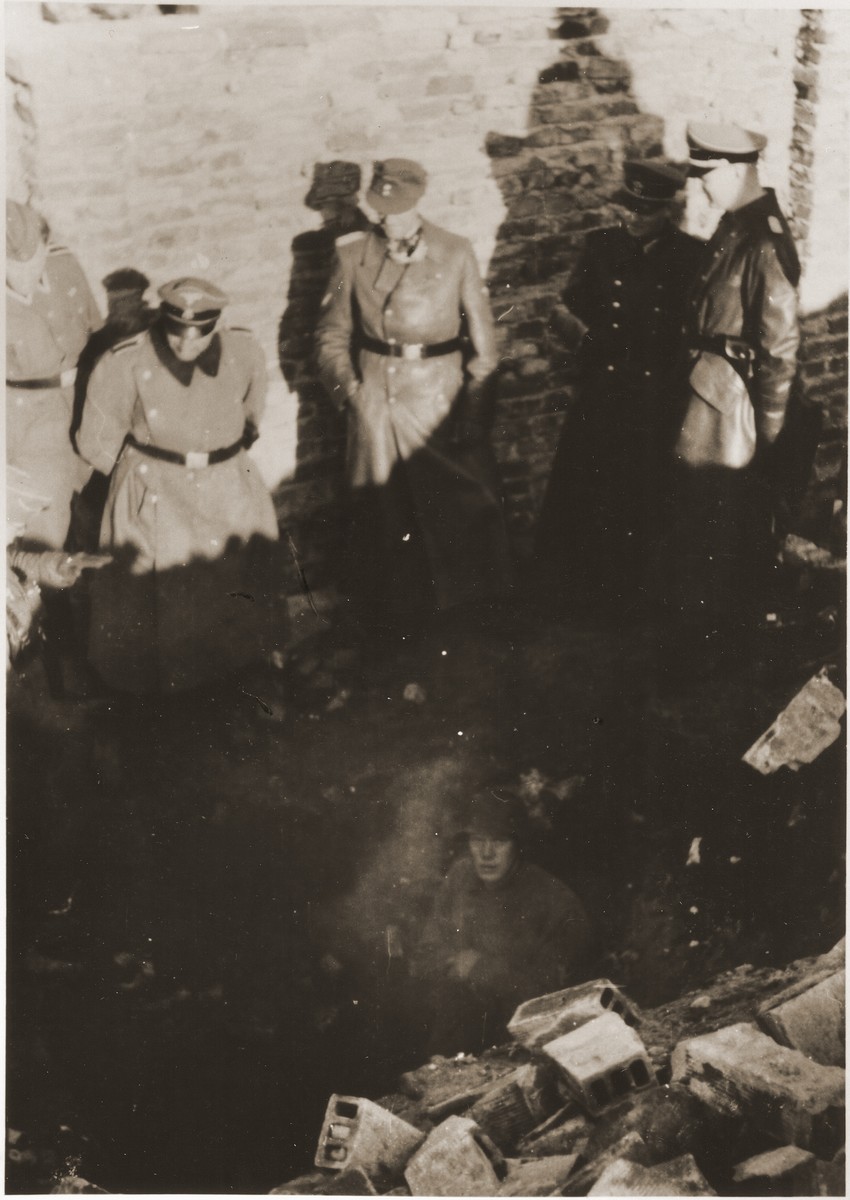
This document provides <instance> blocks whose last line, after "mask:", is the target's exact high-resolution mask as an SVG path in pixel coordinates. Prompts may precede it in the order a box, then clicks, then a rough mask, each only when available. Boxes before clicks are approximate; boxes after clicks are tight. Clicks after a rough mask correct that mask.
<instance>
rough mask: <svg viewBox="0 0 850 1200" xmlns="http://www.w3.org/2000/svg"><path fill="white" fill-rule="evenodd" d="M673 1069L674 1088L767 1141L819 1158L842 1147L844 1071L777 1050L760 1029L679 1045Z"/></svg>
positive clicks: (742, 1028) (736, 1028)
mask: <svg viewBox="0 0 850 1200" xmlns="http://www.w3.org/2000/svg"><path fill="white" fill-rule="evenodd" d="M671 1065H672V1078H673V1080H674V1081H677V1082H682V1083H686V1084H687V1086H688V1087H689V1088H690V1089H691V1091H692V1092H694V1094H695V1095H697V1096H699V1097H700V1099H702V1100H704V1101H705V1102H706V1103H707V1104H709V1105H710V1106H711V1107H712V1108H716V1109H717V1110H718V1111H720V1112H725V1113H729V1114H730V1115H733V1116H739V1117H741V1118H743V1119H744V1120H745V1121H746V1123H747V1125H749V1126H750V1127H751V1128H753V1129H754V1130H757V1131H759V1132H761V1133H763V1134H765V1135H767V1136H770V1137H773V1138H776V1139H779V1140H781V1141H783V1142H786V1141H790V1142H794V1144H795V1145H799V1146H802V1147H804V1148H805V1149H811V1150H813V1151H814V1152H815V1153H816V1154H824V1153H826V1154H831V1153H833V1152H834V1150H835V1149H836V1147H837V1146H838V1145H839V1144H840V1143H841V1140H842V1137H843V1132H842V1130H843V1117H844V1072H843V1071H842V1070H841V1069H840V1068H839V1067H823V1066H820V1065H819V1064H818V1063H813V1062H810V1061H809V1059H807V1058H806V1057H805V1055H803V1054H801V1053H800V1052H799V1051H798V1050H789V1049H788V1048H787V1047H785V1046H779V1045H777V1043H776V1042H774V1041H773V1039H772V1038H769V1037H768V1036H767V1035H766V1034H764V1033H761V1032H760V1030H758V1029H757V1028H756V1026H755V1025H748V1024H743V1023H741V1024H738V1025H729V1026H727V1027H726V1028H724V1029H719V1030H717V1032H716V1033H710V1034H705V1035H704V1036H702V1037H696V1038H690V1039H688V1040H686V1041H684V1042H680V1043H679V1045H678V1046H677V1047H676V1048H675V1050H674V1051H673V1057H672V1064H671Z"/></svg>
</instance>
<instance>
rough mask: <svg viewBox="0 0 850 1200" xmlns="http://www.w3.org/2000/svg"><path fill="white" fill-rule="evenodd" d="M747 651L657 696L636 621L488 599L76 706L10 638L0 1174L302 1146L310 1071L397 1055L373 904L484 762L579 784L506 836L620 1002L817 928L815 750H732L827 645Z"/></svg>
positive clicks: (390, 983)
mask: <svg viewBox="0 0 850 1200" xmlns="http://www.w3.org/2000/svg"><path fill="white" fill-rule="evenodd" d="M754 649H755V658H754V660H753V661H752V662H750V663H749V664H748V665H747V666H744V665H741V666H740V667H739V668H737V669H736V667H735V664H730V665H729V667H728V669H727V670H725V671H724V672H722V673H721V674H719V675H715V676H713V677H710V678H708V679H705V680H690V681H687V680H686V681H685V682H684V683H683V684H682V685H681V687H679V689H678V690H677V691H675V692H673V693H672V694H665V693H663V692H662V691H660V690H659V688H658V687H657V681H656V680H655V678H654V675H653V668H652V655H651V648H650V647H649V644H648V642H647V639H645V638H644V637H643V636H642V635H639V634H637V633H635V632H634V631H628V630H611V629H604V628H600V627H596V626H593V625H592V624H584V625H581V626H577V625H574V624H572V623H568V622H563V621H561V622H550V623H548V624H546V623H541V622H540V621H539V620H538V619H536V618H534V617H533V616H531V615H530V614H527V613H526V614H523V613H512V614H503V615H502V620H501V623H500V624H499V625H498V626H497V627H493V626H492V624H491V625H490V626H489V627H485V625H482V624H479V623H476V622H474V621H473V622H471V623H469V624H468V625H467V626H466V627H463V626H462V625H459V626H458V627H456V628H455V629H454V630H451V629H445V630H442V631H440V633H438V634H435V635H434V638H433V639H432V640H431V642H430V643H429V644H428V646H427V648H426V650H425V651H424V652H423V657H422V658H421V659H420V660H419V661H417V662H416V663H413V662H412V660H408V661H407V662H404V661H402V660H401V659H398V660H397V661H395V662H394V663H393V664H392V665H391V666H390V667H388V668H386V670H385V671H383V673H381V672H380V671H378V670H377V669H376V670H373V671H372V672H371V675H370V678H369V681H368V682H367V681H366V680H365V679H364V678H363V677H362V676H360V675H359V674H357V673H356V672H354V671H353V668H352V667H351V665H350V663H349V661H348V659H347V658H346V655H345V654H344V653H339V652H338V651H336V650H335V649H334V647H333V645H332V644H331V643H330V642H329V641H328V640H324V641H322V640H319V641H318V642H317V643H316V644H315V645H314V646H311V645H307V644H305V645H302V646H301V647H300V648H299V649H298V651H297V653H296V655H295V657H294V659H293V663H292V664H291V668H290V673H289V675H288V676H287V677H285V678H283V677H279V676H274V677H272V676H271V675H270V676H268V677H267V678H265V679H261V680H259V681H257V680H253V681H251V682H250V683H248V682H244V681H242V682H240V686H238V687H237V686H229V687H222V688H220V689H218V690H217V691H216V692H213V693H209V694H206V695H204V696H194V697H192V698H191V699H187V698H184V699H182V700H179V701H170V702H169V703H168V704H164V705H161V706H152V705H150V704H138V705H133V704H130V705H127V704H114V703H113V704H111V705H110V706H109V707H108V708H104V707H103V706H100V707H87V706H79V705H73V704H70V703H63V704H56V703H53V702H51V701H50V700H49V699H48V698H47V696H46V693H45V690H44V687H43V685H42V681H41V678H40V673H39V666H38V663H37V662H36V663H31V664H30V666H29V667H28V668H26V669H25V671H24V673H23V676H19V677H18V678H17V679H16V680H15V681H14V684H13V689H12V692H11V694H10V715H9V727H8V775H9V778H8V794H9V805H8V816H9V859H8V862H9V871H8V881H9V907H8V913H9V926H8V935H9V936H8V954H9V971H8V1021H7V1040H8V1051H7V1064H8V1093H7V1113H8V1118H9V1123H10V1125H11V1126H12V1127H13V1128H14V1129H17V1130H21V1131H22V1137H21V1139H20V1140H19V1142H18V1143H17V1146H18V1153H17V1158H16V1161H13V1162H12V1163H11V1164H10V1168H9V1180H8V1190H9V1191H10V1192H26V1191H44V1190H49V1183H50V1176H51V1173H52V1172H53V1171H54V1170H56V1169H57V1168H61V1167H62V1165H63V1163H65V1162H67V1161H73V1162H77V1163H78V1170H79V1173H80V1175H82V1176H84V1177H85V1178H88V1179H91V1180H93V1181H94V1182H96V1183H98V1184H99V1185H100V1186H101V1187H104V1188H106V1189H107V1190H109V1191H115V1192H118V1191H123V1192H198V1191H202V1192H228V1191H235V1192H265V1191H267V1190H268V1189H269V1188H271V1187H273V1186H275V1185H277V1184H279V1183H281V1182H282V1181H283V1180H285V1179H286V1178H288V1177H291V1176H293V1175H295V1174H298V1173H300V1172H302V1171H304V1170H307V1169H309V1167H310V1163H311V1160H312V1156H313V1153H314V1150H315V1145H316V1139H317V1137H318V1132H319V1129H320V1126H321V1120H322V1117H323V1114H324V1109H325V1105H326V1102H327V1098H328V1095H329V1094H330V1093H331V1092H340V1093H344V1094H353V1095H367V1096H372V1097H377V1096H379V1095H381V1094H382V1093H384V1092H386V1091H389V1090H392V1088H393V1083H394V1080H395V1078H396V1076H397V1075H398V1073H399V1072H400V1071H403V1070H406V1069H409V1068H411V1067H414V1066H416V1065H418V1064H419V1063H420V1062H421V1061H422V1030H421V1027H420V1026H419V1025H418V1024H417V1023H416V1022H415V1021H414V1020H411V1021H410V1022H408V1023H405V1022H404V1021H402V1020H401V1019H400V1018H399V1015H398V1014H399V1011H400V1008H401V1006H402V1005H403V1004H404V1003H405V1002H406V1001H407V1000H408V999H409V998H410V989H409V988H408V987H407V985H406V981H405V977H404V958H403V957H402V958H399V957H398V951H397V947H396V946H395V943H394V942H393V941H392V938H391V937H390V935H389V933H388V928H389V926H394V927H395V929H396V935H397V936H398V937H400V942H401V946H402V948H403V949H404V948H405V946H409V944H410V940H411V938H412V937H413V936H414V935H415V930H416V928H417V925H418V923H419V922H420V921H421V918H422V915H423V914H424V912H425V910H426V908H427V904H428V900H429V897H430V895H431V894H432V892H433V887H434V885H435V883H436V881H437V880H438V878H439V876H440V872H441V870H442V868H443V867H444V865H445V864H446V862H447V861H448V859H449V856H450V854H451V852H452V849H453V843H452V838H451V831H452V822H451V818H452V814H453V811H454V809H455V806H456V804H457V801H458V799H459V798H460V797H462V796H463V794H464V791H465V789H466V788H467V787H468V786H469V785H470V784H471V783H473V782H476V781H478V780H479V779H480V778H481V777H482V775H484V774H486V773H488V772H489V771H490V770H492V769H493V768H495V767H499V768H509V769H511V770H513V771H515V772H516V775H517V777H519V776H520V774H521V773H525V772H529V771H531V770H532V769H536V770H537V771H538V772H539V773H540V775H541V777H543V778H545V779H547V780H549V781H555V782H557V781H563V780H566V779H570V778H572V777H574V776H577V775H580V776H584V777H585V783H584V785H583V786H582V787H580V788H579V789H578V790H573V791H571V790H570V789H569V788H567V789H562V791H563V792H564V795H565V796H566V799H564V800H563V802H562V805H561V807H560V808H556V809H554V810H549V811H548V812H546V813H545V814H544V815H545V822H544V824H543V825H541V827H540V836H539V839H538V842H537V844H536V846H534V847H532V852H533V854H534V856H535V857H536V858H537V859H538V861H540V862H541V863H543V864H544V865H545V866H546V867H547V868H548V869H549V870H551V871H553V873H555V874H557V875H560V876H561V877H562V878H564V879H565V880H567V881H568V882H569V883H570V884H571V886H573V887H574V889H575V890H576V891H577V892H579V894H580V895H581V896H582V897H583V899H584V900H585V903H586V905H587V907H588V908H589V909H590V911H591V913H592V915H593V917H594V920H595V921H596V924H597V926H598V931H599V940H600V944H601V950H600V954H599V956H598V959H597V963H596V967H597V968H598V973H600V974H607V975H608V976H609V977H610V978H612V979H613V980H615V981H616V982H617V983H618V984H620V985H622V986H623V987H625V989H626V990H627V992H628V994H629V995H630V996H631V997H632V998H633V999H634V1000H635V1001H637V1002H638V1003H642V1004H646V1005H651V1004H656V1003H659V1002H660V1001H662V1000H664V999H666V998H669V997H673V996H675V995H677V994H678V993H680V992H681V991H683V990H685V989H686V988H687V987H694V986H699V985H701V984H702V983H703V982H704V981H705V980H707V979H709V978H710V977H711V976H712V975H713V974H714V973H716V972H717V971H720V970H723V969H725V968H727V967H729V966H733V965H736V964H738V963H740V962H744V961H749V962H753V963H756V964H757V965H763V964H768V963H784V962H786V961H789V960H790V959H791V958H794V957H797V956H800V955H803V954H813V953H816V952H819V951H821V950H825V949H828V948H829V946H831V945H832V944H833V943H834V941H835V940H836V938H837V937H838V936H840V932H841V926H842V919H843V890H842V881H843V872H842V859H841V847H842V845H843V829H844V813H843V794H844V793H843V785H842V782H843V749H842V743H841V741H840V742H839V743H836V744H835V745H833V746H832V747H831V748H830V749H829V750H828V751H827V752H825V753H824V754H823V755H822V756H821V758H820V759H818V760H817V761H816V762H815V763H813V764H812V765H811V766H809V767H807V768H805V769H804V771H801V772H800V773H799V774H792V773H790V772H783V773H780V774H779V775H776V776H771V777H767V778H762V777H760V776H757V775H756V774H755V772H753V771H752V770H750V768H748V767H745V766H744V765H743V764H741V763H740V756H741V754H742V753H743V751H744V750H746V748H747V747H748V746H749V745H750V744H751V742H752V741H753V740H754V739H755V737H756V736H758V735H759V734H760V733H761V732H763V730H764V729H765V728H767V726H768V725H769V724H770V722H771V721H772V720H773V718H774V716H775V715H776V713H777V712H778V711H779V710H780V709H781V708H782V707H784V705H785V704H786V703H787V702H788V700H789V699H790V698H791V696H792V695H793V694H794V693H795V692H796V691H797V690H798V688H799V687H800V686H801V685H802V684H803V683H804V682H805V681H806V679H807V678H809V676H810V675H811V674H813V673H814V671H815V670H817V669H818V667H819V666H820V665H821V663H822V662H824V661H831V662H834V663H838V664H840V662H841V661H842V655H841V654H840V647H838V646H837V645H832V644H829V643H828V642H825V641H824V640H823V637H822V636H821V635H820V634H818V633H817V632H816V631H815V630H814V627H811V628H810V629H809V630H808V632H806V629H805V627H803V628H802V630H801V631H798V632H797V633H796V634H794V635H793V637H792V638H790V639H789V638H786V639H785V640H782V637H781V636H780V637H772V638H770V637H766V638H765V639H764V640H763V641H762V642H760V643H759V644H758V645H757V646H756V647H755V648H754ZM444 650H445V651H446V653H445V654H444V653H443V651H444ZM839 670H840V668H839ZM835 681H836V682H837V683H839V684H840V685H843V681H842V680H841V679H840V678H838V674H837V673H836V674H835ZM411 682H417V683H419V684H420V686H421V688H422V689H423V690H424V693H425V697H426V699H425V702H424V703H416V702H413V701H405V700H404V699H403V696H404V689H405V686H406V685H407V684H409V683H411ZM243 683H244V686H243ZM346 692H349V693H350V695H349V694H346ZM252 695H253V696H260V697H261V698H262V699H263V700H264V701H265V702H266V703H267V706H268V707H270V708H272V709H273V708H274V704H273V703H272V702H274V703H275V704H276V703H283V704H285V705H286V706H287V710H288V713H287V717H286V720H285V722H284V723H282V724H279V723H275V722H271V721H267V720H265V719H264V715H263V712H264V710H263V709H262V708H260V706H258V705H257V704H256V702H254V701H252V700H251V698H250V697H251V696H252ZM547 794H548V795H551V793H547ZM696 837H699V838H701V843H700V847H701V851H700V861H699V863H695V864H693V865H690V866H688V865H686V860H687V857H688V850H689V846H690V845H691V843H692V840H693V839H694V838H696ZM394 936H395V935H394ZM13 1158H14V1156H13Z"/></svg>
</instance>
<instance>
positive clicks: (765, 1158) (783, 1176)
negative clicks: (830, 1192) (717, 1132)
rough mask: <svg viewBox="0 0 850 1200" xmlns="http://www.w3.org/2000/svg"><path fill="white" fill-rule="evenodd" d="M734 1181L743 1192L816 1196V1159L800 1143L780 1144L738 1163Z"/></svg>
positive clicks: (767, 1194) (768, 1194) (765, 1194)
mask: <svg viewBox="0 0 850 1200" xmlns="http://www.w3.org/2000/svg"><path fill="white" fill-rule="evenodd" d="M732 1181H733V1183H736V1184H738V1185H739V1190H740V1192H741V1194H742V1195H744V1196H816V1195H817V1194H818V1180H817V1159H816V1158H815V1156H814V1154H811V1153H810V1152H809V1151H808V1150H801V1149H800V1147H799V1146H780V1147H779V1148H778V1149H777V1150H767V1151H765V1153H764V1154H756V1155H754V1156H753V1157H752V1158H748V1159H747V1160H746V1162H742V1163H738V1165H737V1166H736V1167H735V1171H734V1174H733V1176H732Z"/></svg>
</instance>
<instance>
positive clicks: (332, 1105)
mask: <svg viewBox="0 0 850 1200" xmlns="http://www.w3.org/2000/svg"><path fill="white" fill-rule="evenodd" d="M424 1140H425V1135H424V1134H423V1133H422V1132H421V1131H420V1130H418V1129H415V1128H414V1127H413V1126H412V1125H409V1124H408V1123H407V1121H402V1120H401V1118H400V1117H396V1116H393V1114H392V1113H390V1112H387V1110H386V1109H385V1108H381V1106H380V1105H379V1104H374V1103H373V1102H372V1101H371V1100H365V1099H363V1098H362V1097H360V1096H339V1095H333V1096H331V1098H330V1100H329V1101H328V1107H327V1110H326V1112H325V1119H324V1122H323V1124H322V1132H321V1134H320V1135H319V1145H318V1148H317V1150H316V1157H315V1159H314V1161H315V1164H316V1166H317V1167H324V1168H326V1169H329V1170H332V1171H343V1170H345V1171H349V1170H351V1169H352V1168H354V1167H362V1168H363V1169H364V1170H365V1171H366V1172H367V1173H368V1175H369V1176H370V1178H372V1179H374V1180H375V1181H376V1182H377V1183H379V1184H385V1185H387V1186H391V1185H392V1183H394V1182H395V1181H396V1180H397V1179H398V1177H399V1176H400V1175H401V1173H402V1170H403V1168H404V1165H405V1163H406V1162H407V1160H408V1159H409V1158H410V1156H411V1154H412V1153H413V1152H414V1150H416V1148H417V1147H418V1146H420V1145H421V1144H422V1142H423V1141H424Z"/></svg>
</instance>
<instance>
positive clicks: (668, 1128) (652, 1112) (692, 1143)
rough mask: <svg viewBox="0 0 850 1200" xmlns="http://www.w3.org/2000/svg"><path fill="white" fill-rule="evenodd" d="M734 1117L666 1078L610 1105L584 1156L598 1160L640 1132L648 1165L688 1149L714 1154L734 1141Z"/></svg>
mask: <svg viewBox="0 0 850 1200" xmlns="http://www.w3.org/2000/svg"><path fill="white" fill-rule="evenodd" d="M730 1125H731V1122H730V1121H729V1118H728V1117H725V1116H723V1115H721V1114H720V1113H718V1112H716V1111H715V1110H714V1109H712V1108H710V1107H709V1106H708V1105H707V1104H706V1103H705V1102H704V1101H703V1100H700V1099H699V1097H697V1096H695V1095H694V1093H693V1092H692V1091H691V1090H690V1089H689V1088H687V1087H685V1086H684V1084H681V1083H665V1084H661V1085H660V1086H659V1087H656V1088H649V1089H648V1090H647V1091H645V1092H638V1093H636V1094H635V1095H633V1096H629V1097H627V1098H626V1099H625V1100H622V1101H621V1102H620V1103H619V1104H618V1105H616V1107H614V1108H612V1109H609V1110H608V1111H607V1112H606V1113H605V1114H604V1115H603V1116H602V1117H601V1118H600V1119H599V1120H598V1121H595V1122H594V1123H593V1125H592V1126H591V1129H590V1136H589V1138H588V1140H587V1143H586V1145H585V1148H584V1150H583V1152H582V1153H583V1155H584V1156H585V1157H586V1158H587V1159H593V1158H595V1157H596V1156H597V1155H598V1154H601V1153H602V1152H603V1151H604V1150H607V1149H608V1148H609V1147H611V1146H613V1145H615V1144H616V1143H617V1142H619V1141H621V1140H622V1139H623V1138H624V1137H625V1136H626V1134H629V1133H637V1134H639V1135H640V1137H641V1138H642V1139H643V1142H644V1145H645V1146H646V1150H647V1155H646V1165H648V1166H653V1165H655V1164H657V1163H663V1162H667V1161H668V1160H670V1159H673V1158H678V1157H680V1156H681V1155H682V1154H685V1153H687V1152H689V1151H690V1152H694V1153H700V1154H703V1155H704V1157H709V1156H710V1155H709V1153H708V1152H709V1151H711V1150H714V1149H715V1148H716V1147H718V1146H721V1145H724V1144H725V1143H726V1142H728V1141H729V1138H730V1135H731V1129H730V1128H729V1126H730Z"/></svg>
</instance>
